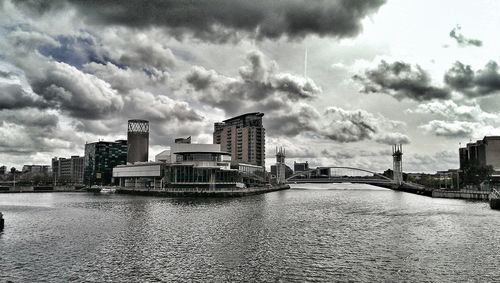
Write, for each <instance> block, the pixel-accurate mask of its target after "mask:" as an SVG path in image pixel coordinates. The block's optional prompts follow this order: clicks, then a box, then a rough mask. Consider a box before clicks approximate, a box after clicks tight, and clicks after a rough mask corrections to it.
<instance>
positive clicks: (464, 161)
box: [459, 136, 500, 171]
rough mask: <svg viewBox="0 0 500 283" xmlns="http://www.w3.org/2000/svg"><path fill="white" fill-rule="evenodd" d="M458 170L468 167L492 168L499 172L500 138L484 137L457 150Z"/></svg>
mask: <svg viewBox="0 0 500 283" xmlns="http://www.w3.org/2000/svg"><path fill="white" fill-rule="evenodd" d="M459 157H460V169H462V170H463V169H464V168H466V167H468V166H471V165H474V166H487V165H491V166H493V169H494V170H495V171H500V136H486V137H484V138H483V139H482V140H478V141H476V142H474V143H468V144H467V145H466V147H462V148H460V149H459Z"/></svg>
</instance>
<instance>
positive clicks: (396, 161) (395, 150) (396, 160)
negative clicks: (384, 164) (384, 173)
mask: <svg viewBox="0 0 500 283" xmlns="http://www.w3.org/2000/svg"><path fill="white" fill-rule="evenodd" d="M392 163H393V168H394V169H393V175H394V176H393V178H394V182H396V184H398V185H401V184H402V183H403V145H402V144H400V145H397V144H395V145H393V146H392Z"/></svg>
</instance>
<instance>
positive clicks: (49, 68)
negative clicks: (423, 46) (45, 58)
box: [28, 62, 124, 119]
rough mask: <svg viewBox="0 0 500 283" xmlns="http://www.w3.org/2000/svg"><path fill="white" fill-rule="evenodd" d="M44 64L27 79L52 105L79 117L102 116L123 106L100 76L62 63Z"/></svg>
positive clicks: (107, 115) (121, 101)
mask: <svg viewBox="0 0 500 283" xmlns="http://www.w3.org/2000/svg"><path fill="white" fill-rule="evenodd" d="M44 67H45V70H44V72H42V73H38V74H37V75H33V74H31V76H28V80H29V82H30V84H31V87H32V88H33V91H34V92H35V93H37V94H39V95H41V96H42V97H43V98H44V99H45V100H46V101H48V102H49V103H51V104H52V107H53V108H56V109H60V110H62V111H64V112H67V113H68V114H69V115H70V116H72V117H74V118H83V119H102V118H106V117H110V116H112V115H113V114H114V113H116V112H118V111H120V110H121V109H123V104H124V103H123V98H122V97H121V96H120V95H118V93H117V92H116V90H114V89H112V88H111V87H110V85H109V84H108V83H106V82H104V81H103V80H100V79H99V78H97V77H95V76H93V75H89V74H85V73H83V72H81V71H79V70H78V69H76V68H75V67H73V66H70V65H68V64H65V63H59V62H46V63H45V64H44Z"/></svg>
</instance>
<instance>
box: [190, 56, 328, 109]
mask: <svg viewBox="0 0 500 283" xmlns="http://www.w3.org/2000/svg"><path fill="white" fill-rule="evenodd" d="M246 63H247V64H246V65H245V66H242V67H241V68H240V69H239V75H240V76H239V77H236V78H232V77H226V76H223V75H220V74H218V73H217V72H215V71H214V70H207V69H205V68H203V67H199V66H196V67H193V68H192V70H191V72H190V73H189V74H188V75H187V76H186V82H187V83H188V84H189V85H190V86H191V87H193V88H194V90H196V91H197V92H199V96H198V99H199V100H200V101H202V102H204V103H206V104H208V105H210V106H213V107H217V108H220V109H223V110H224V111H226V112H228V113H229V114H237V113H238V112H240V111H242V110H249V111H250V110H251V111H254V110H255V111H266V110H273V109H276V108H279V107H286V105H288V104H289V101H293V102H297V101H300V100H310V99H313V98H315V97H317V95H318V94H320V93H321V88H319V87H318V86H317V85H316V84H315V83H314V81H312V80H311V79H308V78H303V77H299V76H296V75H292V74H288V73H279V72H278V71H277V66H276V63H275V62H266V60H265V58H264V55H263V54H262V53H260V52H258V51H251V52H249V53H248V54H247V57H246ZM250 108H252V109H250Z"/></svg>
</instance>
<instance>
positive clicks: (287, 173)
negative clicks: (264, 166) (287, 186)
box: [271, 164, 293, 178]
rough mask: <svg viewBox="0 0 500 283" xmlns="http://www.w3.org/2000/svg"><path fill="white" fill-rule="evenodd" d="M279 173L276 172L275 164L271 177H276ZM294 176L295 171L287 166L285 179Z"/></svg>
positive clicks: (272, 167)
mask: <svg viewBox="0 0 500 283" xmlns="http://www.w3.org/2000/svg"><path fill="white" fill-rule="evenodd" d="M277 172H278V171H277V170H276V165H275V164H273V165H271V175H273V176H276V173H277ZM292 175H293V170H292V168H290V166H288V165H286V164H285V178H288V177H290V176H292Z"/></svg>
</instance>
